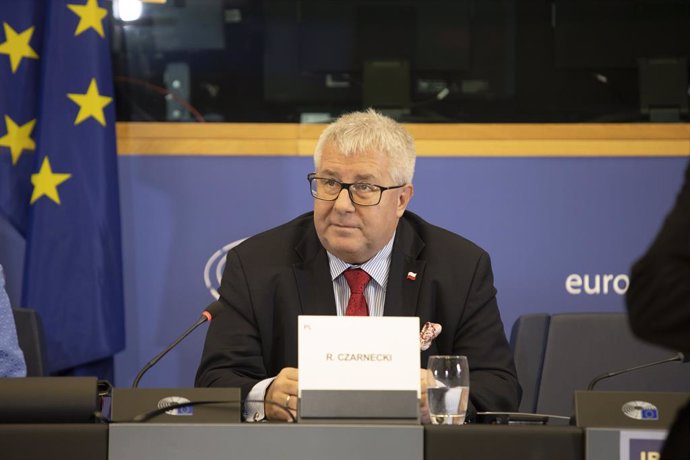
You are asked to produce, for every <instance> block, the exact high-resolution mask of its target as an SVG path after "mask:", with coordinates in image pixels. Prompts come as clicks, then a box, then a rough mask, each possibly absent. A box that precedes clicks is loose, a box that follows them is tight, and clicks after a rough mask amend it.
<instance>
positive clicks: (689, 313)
mask: <svg viewBox="0 0 690 460" xmlns="http://www.w3.org/2000/svg"><path fill="white" fill-rule="evenodd" d="M627 302H628V313H629V316H630V325H631V327H632V329H633V331H634V332H635V334H637V335H638V336H639V337H641V338H643V339H645V340H648V341H650V342H653V343H656V344H659V345H663V346H666V347H668V348H670V349H672V350H674V351H682V352H683V353H685V354H686V356H690V164H689V165H688V169H687V170H686V172H685V184H684V185H683V188H682V189H681V191H680V193H679V194H678V199H677V200H676V204H675V206H674V207H673V209H672V210H671V212H670V213H669V215H668V216H667V217H666V221H665V222H664V225H663V226H662V227H661V230H659V233H658V235H657V236H656V238H655V240H654V242H653V243H652V245H651V246H650V248H649V250H648V251H647V253H646V254H645V255H644V256H643V257H642V258H641V259H640V260H639V261H637V263H636V264H635V265H634V266H633V268H632V271H631V275H630V289H629V290H628V293H627ZM689 390H690V389H689ZM661 458H662V459H663V460H672V459H681V458H682V459H690V403H689V404H688V405H687V406H685V408H684V409H682V410H681V411H680V413H679V414H678V416H677V418H676V421H675V422H674V424H673V426H672V427H671V430H670V432H669V435H668V438H667V440H666V443H665V445H664V450H663V452H662V454H661Z"/></svg>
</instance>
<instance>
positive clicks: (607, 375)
mask: <svg viewBox="0 0 690 460" xmlns="http://www.w3.org/2000/svg"><path fill="white" fill-rule="evenodd" d="M674 361H678V362H681V363H687V362H688V358H687V357H686V356H685V355H684V354H683V353H676V354H675V355H673V356H671V357H670V358H666V359H662V360H660V361H654V362H653V363H647V364H641V365H639V366H635V367H629V368H627V369H621V370H618V371H612V372H606V373H605V374H601V375H597V376H596V377H594V378H593V379H592V381H591V382H589V385H587V391H589V390H593V389H594V385H596V384H597V383H599V382H600V381H601V380H605V379H608V378H610V377H615V376H617V375H621V374H626V373H628V372H632V371H636V370H639V369H644V368H645V367H652V366H658V365H659V364H664V363H672V362H674Z"/></svg>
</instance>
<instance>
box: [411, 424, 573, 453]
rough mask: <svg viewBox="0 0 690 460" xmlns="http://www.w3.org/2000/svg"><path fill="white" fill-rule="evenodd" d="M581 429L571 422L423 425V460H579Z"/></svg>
mask: <svg viewBox="0 0 690 460" xmlns="http://www.w3.org/2000/svg"><path fill="white" fill-rule="evenodd" d="M584 444H585V443H584V433H583V431H582V429H581V428H577V427H571V426H523V425H518V426H515V425H510V426H509V425H463V426H433V425H430V426H426V427H425V429H424V452H425V454H424V458H425V460H466V459H481V460H506V459H510V460H523V459H524V460H553V459H558V460H582V459H583V458H584Z"/></svg>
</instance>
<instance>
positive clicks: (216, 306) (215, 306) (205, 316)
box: [132, 302, 222, 388]
mask: <svg viewBox="0 0 690 460" xmlns="http://www.w3.org/2000/svg"><path fill="white" fill-rule="evenodd" d="M221 308H222V305H221V303H220V302H213V303H212V304H211V305H209V306H208V308H206V310H204V311H203V312H201V316H200V317H199V319H198V320H197V321H196V322H195V323H194V324H192V326H191V327H190V328H189V329H187V330H186V331H184V332H183V333H182V335H180V336H179V337H178V338H177V339H176V340H175V341H174V342H173V343H171V344H170V345H168V346H167V347H166V348H165V349H164V350H163V351H161V352H160V353H158V354H157V355H156V356H154V357H153V359H152V360H151V361H149V362H148V363H146V366H144V367H143V368H142V369H141V370H140V371H139V373H138V374H137V376H136V377H135V378H134V382H132V388H137V387H138V386H139V380H141V378H142V377H143V376H144V374H145V373H146V372H147V371H148V370H149V369H151V368H152V367H153V366H155V365H156V363H157V362H158V361H160V360H161V358H163V356H165V355H167V354H168V352H169V351H170V350H172V349H173V348H175V347H176V346H177V344H178V343H180V342H182V341H183V340H184V339H185V337H187V336H188V335H189V334H191V333H192V332H193V331H194V329H196V328H197V327H199V326H201V325H202V324H204V323H205V322H207V321H211V320H212V319H213V318H215V317H216V316H217V315H218V313H220V310H221Z"/></svg>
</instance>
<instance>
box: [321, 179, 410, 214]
mask: <svg viewBox="0 0 690 460" xmlns="http://www.w3.org/2000/svg"><path fill="white" fill-rule="evenodd" d="M307 180H308V181H309V186H310V189H311V196H313V197H314V198H316V199H317V200H324V201H335V200H337V199H338V197H339V196H340V192H341V190H342V189H345V190H347V193H348V195H350V200H352V202H353V203H354V204H357V205H359V206H376V205H377V204H379V203H380V202H381V194H382V193H383V192H385V191H386V190H392V189H394V188H400V187H404V186H405V184H403V185H395V186H393V187H384V186H382V185H376V184H369V183H367V182H354V183H351V184H347V183H345V182H340V181H338V180H335V179H329V178H326V177H316V174H315V173H311V174H309V175H308V176H307Z"/></svg>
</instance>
